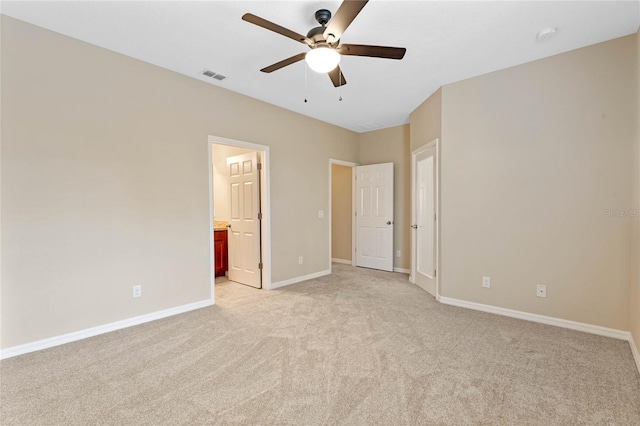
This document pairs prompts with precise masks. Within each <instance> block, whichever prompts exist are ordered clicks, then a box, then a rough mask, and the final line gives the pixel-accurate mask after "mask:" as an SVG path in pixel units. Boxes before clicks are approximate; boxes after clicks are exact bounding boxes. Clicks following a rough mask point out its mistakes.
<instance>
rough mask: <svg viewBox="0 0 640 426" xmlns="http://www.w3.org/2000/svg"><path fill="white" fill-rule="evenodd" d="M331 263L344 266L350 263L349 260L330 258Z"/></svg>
mask: <svg viewBox="0 0 640 426" xmlns="http://www.w3.org/2000/svg"><path fill="white" fill-rule="evenodd" d="M331 263H343V264H345V265H351V261H350V260H346V259H336V258H335V257H332V258H331Z"/></svg>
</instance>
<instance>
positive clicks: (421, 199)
mask: <svg viewBox="0 0 640 426" xmlns="http://www.w3.org/2000/svg"><path fill="white" fill-rule="evenodd" d="M438 150H439V141H438V139H434V140H433V141H431V142H429V143H428V144H426V145H425V146H423V147H421V148H418V149H417V150H415V151H414V152H412V153H411V228H412V229H411V277H410V280H411V282H412V283H414V284H417V285H418V286H419V287H421V288H422V289H424V290H425V291H427V292H428V293H429V294H431V295H432V296H434V297H438V296H439V294H440V288H439V277H438V275H439V274H438V269H439V260H440V253H439V247H440V232H439V229H440V226H439V223H440V211H439V198H440V193H439V186H440V185H439V174H440V170H439V160H438V159H439V152H438Z"/></svg>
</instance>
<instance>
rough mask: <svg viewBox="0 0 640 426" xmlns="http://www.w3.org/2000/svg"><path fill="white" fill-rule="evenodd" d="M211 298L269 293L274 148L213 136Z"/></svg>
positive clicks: (211, 151)
mask: <svg viewBox="0 0 640 426" xmlns="http://www.w3.org/2000/svg"><path fill="white" fill-rule="evenodd" d="M209 154H210V155H209V164H210V167H209V170H210V223H211V232H210V233H211V235H210V241H211V275H212V280H211V286H212V287H211V293H212V297H213V295H214V294H215V285H216V283H218V284H220V283H222V282H226V281H227V280H231V281H234V282H237V283H240V284H244V285H247V286H250V287H255V288H267V289H268V288H270V284H271V274H270V226H269V225H270V224H269V222H270V221H269V204H270V203H269V167H268V166H269V164H268V162H269V147H267V146H263V145H257V144H252V143H248V142H241V141H235V140H230V139H226V138H220V137H214V136H210V137H209Z"/></svg>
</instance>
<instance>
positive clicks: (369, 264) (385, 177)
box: [356, 163, 393, 271]
mask: <svg viewBox="0 0 640 426" xmlns="http://www.w3.org/2000/svg"><path fill="white" fill-rule="evenodd" d="M356 194H357V195H356V266H363V267H366V268H374V269H382V270H384V271H393V163H384V164H372V165H369V166H359V167H356Z"/></svg>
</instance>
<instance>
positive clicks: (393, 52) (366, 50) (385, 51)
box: [338, 44, 407, 59]
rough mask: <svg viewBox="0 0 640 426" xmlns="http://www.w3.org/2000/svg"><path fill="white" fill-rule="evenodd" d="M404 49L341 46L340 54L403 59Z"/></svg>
mask: <svg viewBox="0 0 640 426" xmlns="http://www.w3.org/2000/svg"><path fill="white" fill-rule="evenodd" d="M406 51H407V49H405V48H404V47H387V46H369V45H367V44H341V45H340V46H339V47H338V53H340V54H341V55H345V56H349V55H351V56H370V57H372V58H387V59H402V58H403V57H404V54H405V53H406Z"/></svg>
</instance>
